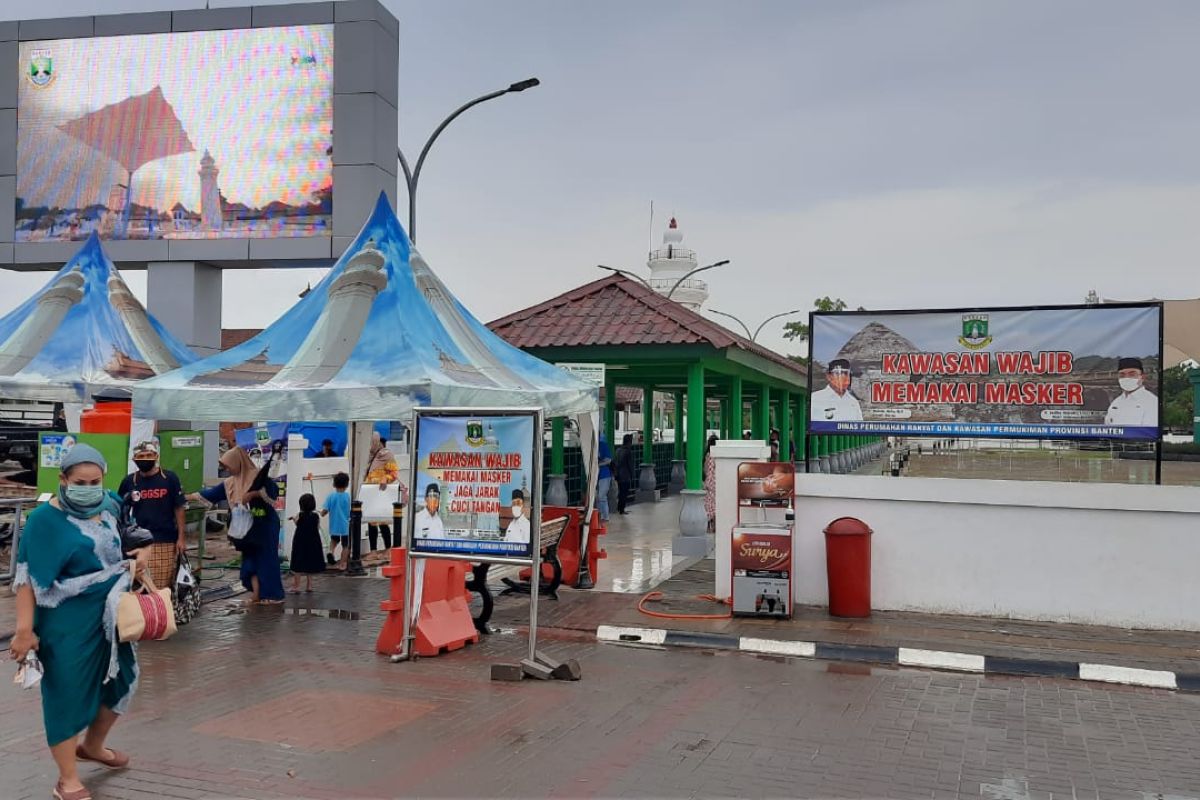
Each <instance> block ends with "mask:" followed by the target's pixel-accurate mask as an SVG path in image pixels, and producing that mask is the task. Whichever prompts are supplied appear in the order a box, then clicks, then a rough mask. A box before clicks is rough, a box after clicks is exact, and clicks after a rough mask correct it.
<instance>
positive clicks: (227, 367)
mask: <svg viewBox="0 0 1200 800" xmlns="http://www.w3.org/2000/svg"><path fill="white" fill-rule="evenodd" d="M501 279H502V277H501V276H499V275H498V276H497V280H501ZM431 405H433V406H461V407H518V406H524V407H529V406H540V407H542V408H544V409H545V412H546V416H548V417H556V416H570V415H575V414H580V413H586V412H591V411H595V410H596V409H597V407H598V398H597V391H596V389H595V387H593V386H591V385H589V384H587V383H584V382H583V381H580V380H578V379H577V378H575V377H573V376H572V375H570V374H569V373H567V372H565V371H564V370H561V369H559V368H558V367H555V366H554V365H552V364H548V363H546V362H545V361H541V360H540V359H537V358H535V357H533V356H531V355H528V354H527V353H525V352H523V351H521V350H518V349H517V348H515V347H513V346H512V345H510V344H508V343H507V342H505V341H504V340H503V339H501V338H500V337H498V336H496V335H495V334H493V333H492V332H491V331H490V330H488V328H487V327H486V326H485V325H483V324H482V323H481V322H479V321H478V320H477V319H475V318H474V317H473V316H471V314H470V312H468V311H467V309H466V308H464V307H463V306H462V304H460V303H459V302H458V300H456V299H455V298H454V296H453V295H452V294H450V292H449V291H448V290H447V289H446V287H445V285H444V284H443V283H442V282H441V281H440V280H439V279H438V277H437V276H436V275H434V273H433V272H432V271H431V270H430V269H429V267H428V265H427V264H426V263H425V262H424V260H423V259H422V258H421V257H420V255H419V254H418V253H417V252H416V251H415V250H413V249H412V245H411V244H410V243H409V241H408V236H407V234H405V232H404V230H403V228H401V226H400V222H399V221H398V220H397V219H396V216H395V214H393V213H392V209H391V207H390V206H389V205H388V202H387V198H386V197H385V196H384V195H382V194H381V195H380V198H379V201H378V203H377V204H376V206H375V210H374V212H373V213H372V214H371V217H370V219H369V220H367V223H366V225H364V226H363V229H362V231H361V232H360V233H359V234H358V236H357V238H355V240H354V242H353V243H352V244H351V245H350V247H349V248H347V250H346V252H345V253H344V254H343V255H342V257H341V258H339V259H338V261H337V263H336V264H334V266H333V268H332V269H331V270H330V271H329V274H328V275H326V276H325V279H324V280H322V281H321V283H319V284H318V285H317V286H316V287H314V288H313V290H312V291H311V292H310V293H308V294H307V295H306V296H305V297H304V298H303V299H301V300H300V301H299V302H298V303H296V305H295V306H293V307H292V308H291V309H290V310H288V311H287V312H286V313H284V314H283V316H281V317H280V318H279V319H278V320H276V321H275V322H274V323H272V324H271V326H270V327H268V328H267V329H266V330H264V331H262V332H261V333H259V334H258V335H257V336H255V337H254V338H252V339H249V340H247V341H246V342H244V343H242V344H240V345H238V346H237V347H234V348H231V349H230V350H227V351H225V352H223V353H218V354H216V355H213V356H209V357H208V358H204V359H202V360H200V361H196V362H195V363H192V364H189V365H187V366H185V367H183V368H181V369H178V370H176V371H174V372H172V373H169V374H167V375H163V376H160V377H158V378H155V379H153V380H149V381H146V382H145V383H143V384H141V385H140V386H139V387H138V390H137V391H136V392H135V393H134V411H135V413H136V414H138V415H139V416H145V417H148V418H160V417H162V418H165V417H170V418H172V419H192V420H208V421H212V420H218V421H220V420H225V419H228V418H229V417H230V416H231V415H233V416H236V417H237V418H239V419H261V420H280V421H291V420H297V421H298V420H304V421H312V422H324V421H368V420H371V421H373V420H381V419H382V420H389V419H392V420H402V419H405V418H407V417H409V416H410V415H411V413H412V410H413V409H414V408H416V407H418V406H431Z"/></svg>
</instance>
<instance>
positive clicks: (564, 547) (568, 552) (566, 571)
mask: <svg viewBox="0 0 1200 800" xmlns="http://www.w3.org/2000/svg"><path fill="white" fill-rule="evenodd" d="M559 517H567V520H568V521H567V527H566V529H564V530H563V535H562V538H561V539H559V540H558V563H559V564H562V580H563V584H564V585H566V586H574V585H575V584H576V583H578V582H579V539H580V537H581V536H582V535H583V534H582V530H581V528H580V521H581V520H582V519H583V509H581V508H574V507H572V506H543V507H542V521H543V522H545V521H546V520H549V519H557V518H559ZM606 533H608V529H607V528H605V527H604V526H603V525H601V524H600V512H599V511H595V510H593V511H592V524H591V525H590V526H589V528H588V570H589V572H590V574H591V576H592V580H593V581H594V580H596V577H597V572H596V569H597V566H598V563H599V561H600V559H602V558H608V553H607V552H605V551H604V550H601V549H600V543H599V539H598V537H600V536H603V535H604V534H606ZM531 573H532V571H531V570H530V569H529V568H528V567H526V568H525V569H523V570H521V572H520V578H521V580H523V581H527V580H529V576H530V574H531ZM553 574H554V571H553V568H552V567H551V566H550V565H549V564H543V565H542V578H543V579H544V580H547V581H549V580H550V579H551V578H552V577H553Z"/></svg>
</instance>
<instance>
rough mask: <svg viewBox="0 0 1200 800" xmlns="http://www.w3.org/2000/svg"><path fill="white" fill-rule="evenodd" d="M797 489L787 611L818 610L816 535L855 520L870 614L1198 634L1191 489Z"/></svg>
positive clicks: (1016, 484)
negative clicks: (791, 598) (868, 547)
mask: <svg viewBox="0 0 1200 800" xmlns="http://www.w3.org/2000/svg"><path fill="white" fill-rule="evenodd" d="M721 475H722V473H721V472H718V476H719V477H720V476H721ZM796 479H797V492H796V493H797V495H798V497H797V503H796V542H795V547H794V551H793V552H794V553H795V570H796V575H795V581H794V586H795V600H796V602H798V603H803V604H812V605H821V606H824V605H826V604H827V601H828V587H827V585H826V572H825V543H824V536H823V534H822V531H823V529H824V528H825V526H826V525H827V524H828V523H829V522H830V521H832V520H833V519H836V518H837V517H841V516H853V517H858V518H859V519H862V520H863V521H865V522H866V523H867V524H868V525H870V526H871V528H872V529H873V530H874V531H875V533H874V535H873V537H872V540H873V543H872V607H873V608H875V609H879V610H906V611H924V612H935V613H951V614H978V615H986V616H996V617H1014V618H1019V619H1033V620H1053V621H1062V622H1080V623H1090V624H1102V625H1116V626H1123V627H1135V628H1167V629H1178V630H1197V631H1200V489H1195V488H1189V487H1178V486H1146V485H1123V484H1099V483H1087V484H1083V483H1043V482H1025V481H991V480H958V479H945V478H891V477H884V476H879V477H875V476H852V475H797V476H796ZM729 485H730V486H732V485H733V484H732V483H730V484H729ZM729 491H730V492H734V491H736V490H735V489H730V490H729ZM720 499H722V498H719V501H720ZM734 502H736V500H735V501H734ZM722 519H723V518H722V515H721V511H720V510H718V518H717V531H718V536H717V542H718V568H717V569H718V581H717V591H718V593H721V592H722V588H721V587H722V583H721V578H720V575H721V566H720V564H721V559H720V555H721V552H720V549H719V548H720V543H721V542H722V540H724V550H725V559H726V560H725V562H724V563H725V564H726V568H725V572H726V573H727V572H728V567H727V565H728V551H729V541H728V539H729V537H728V535H727V532H728V530H729V527H728V524H725V525H722ZM722 531H724V532H726V535H723V536H722V535H721V532H722ZM724 580H725V584H724V585H725V586H727V585H728V575H726V576H725V579H724ZM725 594H727V590H725Z"/></svg>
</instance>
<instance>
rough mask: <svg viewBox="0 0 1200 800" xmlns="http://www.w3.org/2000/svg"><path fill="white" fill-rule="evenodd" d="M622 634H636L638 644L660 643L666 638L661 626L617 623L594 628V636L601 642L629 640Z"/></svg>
mask: <svg viewBox="0 0 1200 800" xmlns="http://www.w3.org/2000/svg"><path fill="white" fill-rule="evenodd" d="M622 636H636V637H638V638H637V639H634V640H632V641H636V642H638V643H640V644H662V643H663V642H664V641H665V640H666V638H667V632H666V631H665V630H663V629H662V628H622V627H621V626H619V625H601V626H600V627H599V628H596V638H597V639H599V640H600V641H602V642H620V641H630V640H629V639H624V640H623V639H622V638H621V637H622Z"/></svg>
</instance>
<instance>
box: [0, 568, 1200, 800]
mask: <svg viewBox="0 0 1200 800" xmlns="http://www.w3.org/2000/svg"><path fill="white" fill-rule="evenodd" d="M385 585H386V582H384V581H372V580H369V579H367V580H358V581H354V580H350V579H346V578H322V579H320V580H319V581H318V592H317V593H315V594H314V595H311V596H309V597H301V598H300V599H299V601H297V600H296V598H292V599H290V600H289V603H291V604H293V606H295V604H296V603H297V602H298V603H299V604H300V605H299V607H292V608H288V609H283V610H280V609H259V610H255V611H252V612H251V613H248V614H232V615H223V614H220V613H217V609H209V611H208V613H206V614H205V615H204V616H203V617H201V618H200V619H198V620H197V621H196V622H194V623H193V624H191V625H189V626H187V627H185V628H184V629H182V631H181V633H180V634H179V635H178V636H177V637H176V638H175V639H173V640H171V641H169V642H165V643H155V644H147V645H143V646H142V648H141V655H142V659H141V663H142V667H143V677H142V686H141V691H140V693H139V695H138V698H137V700H136V702H135V705H134V709H133V711H132V712H131V714H130V716H129V718H128V719H126V720H123V721H122V723H121V724H120V725H119V726H118V727H117V729H116V732H115V734H114V737H113V740H112V742H113V744H114V745H116V746H117V747H120V748H122V749H126V750H128V751H129V752H131V754H132V755H133V756H134V758H135V763H134V767H133V768H132V769H130V770H128V771H126V772H123V773H103V772H102V771H100V770H98V769H96V768H93V767H87V768H85V770H84V776H85V780H87V781H88V782H89V785H90V786H91V787H92V788H93V790H94V791H95V792H96V796H97V797H98V798H102V799H107V800H116V799H118V798H120V799H121V800H149V798H305V799H308V798H313V799H314V800H315V799H316V798H339V799H346V800H349V799H351V798H385V797H401V796H428V797H549V796H556V797H899V798H918V797H920V798H934V797H983V798H1015V799H1017V800H1020V799H1021V798H1051V797H1054V798H1084V797H1087V798H1097V800H1099V799H1100V798H1104V799H1105V800H1107V798H1135V799H1136V800H1146V798H1148V797H1153V796H1155V795H1158V794H1161V795H1163V796H1164V797H1165V796H1170V795H1173V796H1175V797H1198V796H1200V760H1198V759H1197V758H1196V757H1195V754H1196V753H1198V752H1200V698H1197V697H1196V696H1191V695H1181V694H1175V693H1171V692H1165V691H1157V690H1151V689H1133V688H1126V687H1105V686H1099V685H1093V684H1087V683H1082V682H1078V681H1060V680H1054V679H1033V678H1004V677H991V676H980V675H956V674H949V673H937V672H926V671H920V670H908V669H895V668H880V667H873V666H870V665H866V664H842V663H837V662H823V661H812V660H804V659H799V660H792V659H783V658H777V657H754V656H749V655H746V654H739V653H710V652H705V651H691V650H665V649H658V648H649V647H624V646H613V645H602V644H597V643H596V642H595V641H594V638H593V637H592V636H591V635H589V634H587V633H585V632H580V631H569V630H563V629H554V630H546V631H543V635H542V638H541V646H542V649H544V650H546V651H547V652H548V653H549V654H550V655H552V656H554V657H557V658H576V659H578V660H579V661H580V662H581V664H582V666H583V671H584V675H583V680H582V681H579V682H575V683H570V682H561V681H552V682H536V681H525V682H523V683H517V684H510V683H496V682H492V681H489V680H488V677H487V676H488V669H489V666H490V664H492V663H495V662H497V661H501V660H505V661H512V660H515V659H517V658H519V657H520V656H521V655H522V654H523V653H524V650H525V646H526V644H525V640H524V636H523V635H521V634H520V633H515V632H510V633H500V634H495V635H493V636H490V637H487V638H486V639H485V641H484V642H483V643H482V644H480V645H478V646H472V647H469V648H467V649H466V650H463V651H460V652H457V653H453V654H450V655H444V656H441V657H439V658H436V659H421V660H418V661H416V662H414V663H410V664H399V665H394V664H391V663H390V662H388V661H387V660H386V659H382V658H379V657H376V656H374V655H373V654H372V653H371V649H372V646H373V643H374V638H375V635H376V634H377V632H378V630H379V624H380V623H381V621H382V617H381V615H380V614H378V613H377V612H371V611H369V610H367V611H364V610H363V609H369V608H372V607H377V605H374V604H375V603H377V599H378V597H379V596H381V595H382V592H383V587H384V586H385ZM513 602H514V603H516V602H517V601H513ZM551 605H552V604H551V603H548V604H547V606H551ZM564 607H565V606H564ZM347 609H355V610H353V611H348V610H347ZM52 775H53V764H52V762H51V760H50V758H49V754H48V753H47V752H46V750H45V747H44V741H43V735H42V730H41V723H40V711H39V703H38V697H37V693H36V692H22V691H19V690H16V689H15V688H12V687H9V686H5V687H3V688H0V797H2V798H4V800H9V798H11V799H12V800H20V799H21V798H26V797H31V798H45V797H48V796H49V790H50V787H51V785H52V784H53V778H52Z"/></svg>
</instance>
